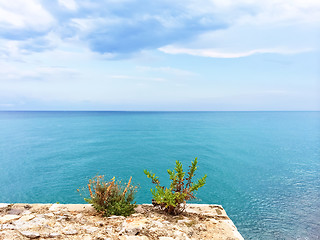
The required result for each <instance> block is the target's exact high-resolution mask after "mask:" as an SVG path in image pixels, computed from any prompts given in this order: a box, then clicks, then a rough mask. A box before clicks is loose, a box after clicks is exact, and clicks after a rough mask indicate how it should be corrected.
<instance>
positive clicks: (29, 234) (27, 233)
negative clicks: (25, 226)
mask: <svg viewBox="0 0 320 240" xmlns="http://www.w3.org/2000/svg"><path fill="white" fill-rule="evenodd" d="M20 233H21V234H22V235H23V236H25V237H27V238H31V239H34V238H39V237H40V234H39V233H37V232H30V231H21V232H20Z"/></svg>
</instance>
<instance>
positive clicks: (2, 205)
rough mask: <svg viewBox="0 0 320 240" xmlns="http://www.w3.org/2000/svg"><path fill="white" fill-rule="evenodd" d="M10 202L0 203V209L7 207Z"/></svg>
mask: <svg viewBox="0 0 320 240" xmlns="http://www.w3.org/2000/svg"><path fill="white" fill-rule="evenodd" d="M9 205H10V204H8V203H0V211H1V210H4V209H6V208H7V207H9Z"/></svg>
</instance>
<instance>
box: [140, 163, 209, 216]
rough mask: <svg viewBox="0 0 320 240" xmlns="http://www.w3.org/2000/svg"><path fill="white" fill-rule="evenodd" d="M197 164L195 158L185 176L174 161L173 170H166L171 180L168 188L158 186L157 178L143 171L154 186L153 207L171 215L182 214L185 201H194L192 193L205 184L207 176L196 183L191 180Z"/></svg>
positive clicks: (178, 164)
mask: <svg viewBox="0 0 320 240" xmlns="http://www.w3.org/2000/svg"><path fill="white" fill-rule="evenodd" d="M197 163H198V160H197V158H195V160H194V161H193V162H192V163H191V166H189V171H188V173H187V175H186V174H185V172H183V168H182V164H181V163H180V162H179V161H176V167H175V168H174V170H169V169H168V170H167V172H168V174H169V176H170V180H171V184H170V187H169V188H167V187H163V186H160V181H159V178H158V177H156V176H155V174H154V173H152V172H149V171H147V170H144V173H145V174H146V175H147V177H148V178H151V180H152V183H154V184H156V188H155V189H151V193H152V196H153V199H152V203H153V205H155V206H159V207H160V208H161V209H163V210H164V211H166V212H168V213H170V214H173V215H178V214H180V213H182V212H183V211H184V210H185V207H186V201H188V200H190V199H194V198H195V196H194V192H195V191H197V190H198V189H199V188H201V187H203V185H204V184H205V183H206V178H207V175H204V176H203V177H202V178H200V179H198V180H197V182H196V183H194V182H192V178H193V177H194V176H195V171H196V170H197Z"/></svg>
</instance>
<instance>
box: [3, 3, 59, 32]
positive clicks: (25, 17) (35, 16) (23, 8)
mask: <svg viewBox="0 0 320 240" xmlns="http://www.w3.org/2000/svg"><path fill="white" fill-rule="evenodd" d="M53 22H54V19H53V17H52V16H51V15H50V13H48V12H47V11H46V10H45V9H44V8H43V7H42V5H41V4H40V3H39V2H38V1H36V0H28V1H25V0H15V1H7V0H0V27H1V28H5V29H7V28H17V29H22V28H29V29H31V30H41V31H42V30H44V29H47V28H48V27H49V26H50V25H51V24H52V23H53ZM12 31H14V30H12Z"/></svg>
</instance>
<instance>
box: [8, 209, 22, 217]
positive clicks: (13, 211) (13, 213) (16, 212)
mask: <svg viewBox="0 0 320 240" xmlns="http://www.w3.org/2000/svg"><path fill="white" fill-rule="evenodd" d="M23 211H24V209H21V208H12V209H10V210H9V211H8V212H7V214H8V215H20V214H21V213H22V212H23Z"/></svg>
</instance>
